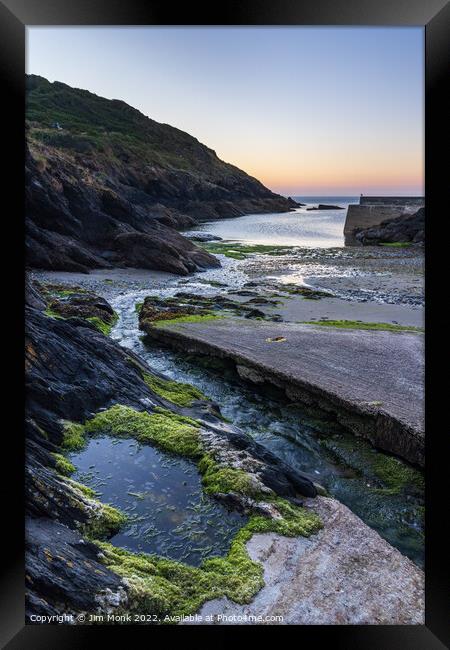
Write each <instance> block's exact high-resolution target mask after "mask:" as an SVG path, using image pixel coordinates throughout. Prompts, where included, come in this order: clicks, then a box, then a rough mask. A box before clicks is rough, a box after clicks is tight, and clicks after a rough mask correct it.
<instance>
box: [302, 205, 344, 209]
mask: <svg viewBox="0 0 450 650" xmlns="http://www.w3.org/2000/svg"><path fill="white" fill-rule="evenodd" d="M306 209H307V210H345V208H343V207H342V206H340V205H327V204H326V203H319V205H318V206H317V207H313V208H306Z"/></svg>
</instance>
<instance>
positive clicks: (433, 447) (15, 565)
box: [0, 0, 450, 650]
mask: <svg viewBox="0 0 450 650" xmlns="http://www.w3.org/2000/svg"><path fill="white" fill-rule="evenodd" d="M32 25H274V26H282V25H355V26H357V25H364V26H368V25H379V26H389V25H395V26H401V25H405V26H406V25H422V26H424V27H425V42H426V47H425V56H426V68H425V69H426V93H425V96H426V128H425V140H426V151H425V172H426V204H427V205H426V209H427V226H426V295H427V301H426V303H427V304H426V330H427V332H428V335H427V336H426V367H427V380H426V404H427V408H426V428H427V432H428V436H427V443H426V454H427V469H426V485H427V489H426V564H425V571H426V623H425V625H424V626H403V627H400V626H327V627H320V626H303V627H302V628H301V630H291V633H292V632H294V634H295V637H294V636H291V641H290V643H292V640H295V638H296V639H297V640H296V643H298V644H301V645H305V644H309V643H314V644H315V645H316V644H321V643H325V644H327V643H329V644H332V646H333V647H334V648H345V649H346V650H348V649H350V648H365V649H367V650H369V649H371V648H373V649H374V650H375V649H376V650H381V649H383V650H384V649H387V648H404V649H405V650H413V649H415V648H417V649H419V648H420V650H423V649H426V650H434V649H436V650H438V649H439V648H444V647H449V645H450V625H449V621H450V617H449V615H448V614H449V604H450V598H449V595H450V594H449V586H448V585H449V581H448V559H447V558H448V550H447V549H446V546H447V545H448V544H447V543H446V542H447V538H446V537H445V536H444V532H443V525H444V523H445V519H446V517H445V511H446V509H447V508H446V502H447V497H446V495H447V490H446V486H445V478H446V476H447V474H448V470H447V472H446V471H445V470H446V469H447V468H446V465H447V458H448V442H447V439H448V433H447V431H446V428H445V425H444V424H443V425H439V426H438V422H437V417H438V412H439V407H441V406H442V404H444V405H445V404H446V401H445V394H444V393H443V395H442V397H441V398H440V397H439V395H438V392H439V385H438V380H437V379H435V380H434V381H432V379H431V376H430V369H431V363H432V360H433V358H434V360H435V362H436V366H438V365H439V363H440V362H442V361H441V355H442V349H441V348H440V346H439V343H438V342H437V340H436V334H437V333H439V330H441V331H442V329H443V326H442V323H441V322H440V319H439V316H438V315H437V314H436V315H432V309H433V305H437V304H438V303H437V300H436V298H435V296H437V297H439V296H438V291H437V290H436V287H435V285H434V279H435V278H436V277H437V260H439V259H444V260H445V251H444V250H443V246H444V245H445V237H444V236H441V231H440V230H439V228H440V225H439V224H440V219H442V218H443V217H444V216H445V219H447V220H448V216H447V215H444V214H442V213H441V212H440V206H445V205H446V200H447V196H444V191H445V189H446V185H447V184H448V181H447V176H448V173H447V170H446V166H447V167H448V165H446V164H445V163H443V162H442V161H445V159H446V156H447V150H448V146H447V145H446V138H445V133H446V130H445V129H446V123H445V121H446V118H447V116H448V114H449V106H448V99H447V97H446V91H448V88H447V87H446V84H445V81H446V76H448V71H449V70H450V62H449V52H450V47H449V29H448V28H449V25H450V5H449V4H448V3H447V2H445V0H408V1H406V0H314V1H311V2H309V1H308V2H307V1H304V2H300V1H294V0H278V1H277V2H274V1H273V0H254V1H250V0H247V1H243V0H241V1H240V2H236V1H231V0H229V1H228V2H226V3H222V4H220V5H217V4H216V5H215V6H213V5H210V6H205V5H204V4H200V3H198V4H197V5H195V6H194V5H191V4H187V3H185V4H184V5H180V7H176V6H174V5H173V4H172V3H168V2H167V1H166V2H162V1H160V0H158V1H156V0H154V1H153V0H147V1H145V0H127V1H125V0H72V1H71V2H69V1H68V0H2V1H0V30H1V38H0V49H1V57H0V66H1V68H0V69H1V72H2V80H3V81H2V87H3V90H4V94H3V102H2V103H3V108H4V109H6V111H5V115H4V117H3V129H2V131H3V134H2V135H3V140H6V141H7V146H6V151H5V149H4V148H3V151H2V153H3V158H4V161H5V162H6V163H7V164H6V169H5V171H4V173H3V180H4V184H3V200H4V201H3V207H4V206H5V205H6V200H8V204H9V207H8V209H7V210H6V209H5V207H4V210H3V234H4V240H3V242H4V247H5V248H4V253H5V252H8V251H11V252H12V253H13V254H12V255H11V258H12V259H11V261H10V262H8V273H7V277H6V278H5V282H4V285H6V286H5V287H4V288H5V289H6V290H7V291H6V294H7V295H6V298H5V301H6V302H5V305H7V308H6V309H5V311H4V319H5V320H6V324H7V327H8V332H7V336H8V339H7V340H8V344H7V346H6V347H7V348H8V351H12V352H13V353H14V355H13V362H12V364H11V367H10V368H9V369H6V370H5V375H4V376H5V377H6V378H7V384H8V390H9V391H11V404H10V405H8V409H7V411H8V412H9V413H10V414H11V415H12V416H13V418H12V422H11V425H9V426H6V425H5V426H4V428H3V437H4V449H5V451H4V455H3V469H5V468H6V467H8V469H10V470H11V476H10V477H8V478H7V480H6V483H5V486H4V488H3V504H2V505H3V517H2V520H3V522H4V525H5V527H4V532H3V536H2V537H3V542H4V543H6V546H7V549H5V551H3V555H2V558H3V562H2V563H1V582H0V587H1V591H0V614H1V620H0V643H1V647H7V648H8V649H10V650H16V649H17V650H23V649H25V648H33V650H39V649H40V648H45V649H46V650H47V649H53V648H59V647H64V648H78V647H83V648H86V647H90V645H93V644H94V643H95V644H96V645H97V644H98V643H99V642H100V639H101V642H102V643H105V642H106V640H105V638H104V635H105V634H107V635H108V636H109V634H110V633H111V632H112V633H113V634H114V637H115V640H116V642H118V643H121V642H125V643H126V642H127V640H128V643H129V638H130V637H129V634H130V632H133V636H134V631H135V630H136V628H133V630H131V629H130V628H129V627H124V628H121V627H117V626H116V627H101V628H99V627H94V628H93V627H79V628H78V627H71V626H64V625H61V626H39V625H36V626H33V625H25V616H24V557H23V556H24V552H23V547H24V543H23V538H24V530H23V496H22V495H23V483H24V468H23V454H24V445H23V435H22V434H21V431H22V420H23V417H22V414H23V403H24V399H23V398H24V395H23V392H24V391H23V376H22V362H21V361H20V360H21V359H22V358H23V316H22V314H23V284H24V254H23V252H24V220H23V212H24V201H23V191H24V136H25V134H24V95H25V88H24V71H25V27H26V26H32ZM446 181H447V183H446ZM432 223H434V224H435V226H434V227H433V226H432V225H431V224H432ZM7 228H8V231H9V232H8V234H6V229H7ZM446 241H447V245H448V241H449V240H448V238H447V240H446ZM440 246H441V247H442V250H440ZM11 265H12V266H11ZM430 332H432V333H433V334H432V336H431V335H430ZM3 340H4V341H5V340H6V339H3ZM10 341H11V342H10ZM433 368H434V361H433ZM6 373H7V374H6ZM13 398H14V400H15V402H16V406H14V407H12V404H13ZM2 474H3V476H4V478H6V476H5V475H6V472H4V471H3V472H2ZM440 497H441V498H442V503H440V502H439V499H440ZM441 541H443V542H444V544H442V545H441V543H440V542H441ZM289 627H292V626H289ZM139 631H140V633H144V634H146V637H144V642H146V643H149V644H150V643H155V642H156V630H155V628H151V630H149V629H148V628H145V627H144V626H143V627H141V628H139ZM283 631H285V628H284V629H283V628H282V627H280V626H272V627H265V628H264V629H263V633H264V636H265V637H266V641H270V639H269V638H268V637H271V638H272V639H273V640H275V639H279V635H280V634H281V633H282V632H283ZM255 633H261V628H258V629H256V628H254V627H253V626H252V627H251V628H249V627H247V628H246V629H243V627H239V639H241V640H242V636H245V635H247V638H248V634H251V635H254V634H255ZM161 634H163V638H164V637H167V638H168V639H172V642H173V640H174V636H177V637H178V636H179V635H180V634H182V635H183V639H181V638H180V639H179V641H180V642H181V641H182V642H183V643H185V642H186V641H188V640H189V639H190V638H192V636H193V635H194V634H195V635H198V634H201V635H202V636H203V637H206V636H214V637H215V638H214V640H213V642H214V643H219V644H220V643H222V644H223V645H224V644H225V643H227V644H228V643H229V641H230V637H232V636H236V638H238V636H237V634H236V627H232V626H231V627H229V628H227V629H223V628H221V629H220V630H219V629H218V628H217V627H215V626H204V627H203V628H202V629H200V628H196V627H194V626H192V627H191V626H187V627H170V628H169V627H168V628H164V629H159V630H158V636H159V640H158V643H160V639H161V636H160V635H161ZM100 635H101V636H100ZM125 635H127V636H126V637H125ZM275 635H276V636H275ZM297 635H298V636H297ZM94 637H95V638H94ZM119 637H120V638H119ZM251 638H252V639H253V640H252V642H253V643H254V642H255V637H254V636H252V637H251ZM145 639H146V641H145ZM278 642H279V641H278ZM196 647H199V644H197V645H196Z"/></svg>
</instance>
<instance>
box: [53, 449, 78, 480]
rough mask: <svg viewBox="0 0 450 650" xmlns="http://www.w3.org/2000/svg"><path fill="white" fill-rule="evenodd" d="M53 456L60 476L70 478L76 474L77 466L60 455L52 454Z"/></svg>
mask: <svg viewBox="0 0 450 650" xmlns="http://www.w3.org/2000/svg"><path fill="white" fill-rule="evenodd" d="M51 455H52V456H53V458H54V459H55V463H56V464H55V467H56V469H57V471H58V472H59V473H60V474H63V475H64V476H70V474H73V473H74V471H75V466H74V465H72V463H71V462H70V460H69V459H68V458H66V457H65V456H63V455H62V454H58V453H52V454H51Z"/></svg>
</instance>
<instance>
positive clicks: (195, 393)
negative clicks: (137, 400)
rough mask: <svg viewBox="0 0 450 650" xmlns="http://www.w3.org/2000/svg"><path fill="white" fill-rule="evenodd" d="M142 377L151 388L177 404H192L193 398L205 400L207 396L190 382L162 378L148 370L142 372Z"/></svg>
mask: <svg viewBox="0 0 450 650" xmlns="http://www.w3.org/2000/svg"><path fill="white" fill-rule="evenodd" d="M142 377H143V379H144V381H145V383H146V384H147V386H149V388H151V390H152V391H153V392H154V393H156V394H157V395H160V396H161V397H164V399H167V400H168V401H169V402H172V404H176V405H177V406H192V403H193V402H194V401H195V400H206V399H207V397H206V395H204V394H203V393H202V392H201V391H200V390H199V389H198V388H195V386H192V385H191V384H185V383H182V382H179V381H173V380H169V379H162V378H161V377H156V376H155V375H151V374H150V373H148V372H144V373H143V374H142Z"/></svg>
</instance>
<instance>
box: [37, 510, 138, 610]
mask: <svg viewBox="0 0 450 650" xmlns="http://www.w3.org/2000/svg"><path fill="white" fill-rule="evenodd" d="M25 539H26V545H25V558H26V559H25V575H26V579H25V588H26V611H25V614H26V616H27V617H29V616H31V615H37V614H41V615H47V616H48V615H49V614H57V615H61V614H62V613H64V612H68V613H70V612H87V613H89V614H91V613H92V614H94V613H96V612H100V611H103V612H104V611H107V607H105V603H108V605H109V607H110V608H117V607H118V606H119V605H121V604H124V603H125V602H126V601H127V593H126V585H125V584H124V582H123V580H122V579H121V578H120V577H119V576H118V575H116V574H115V573H113V572H112V571H110V570H109V569H107V568H106V567H105V566H104V565H103V564H101V563H100V562H99V560H98V557H99V548H98V547H97V546H95V544H92V543H90V542H88V541H85V540H83V539H82V538H81V535H80V533H78V532H76V531H74V530H71V529H70V528H68V527H67V526H64V525H62V524H60V523H58V522H57V521H52V520H50V519H47V518H35V517H28V518H27V520H26V524H25ZM102 605H103V606H102ZM73 622H75V620H74V621H73Z"/></svg>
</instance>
